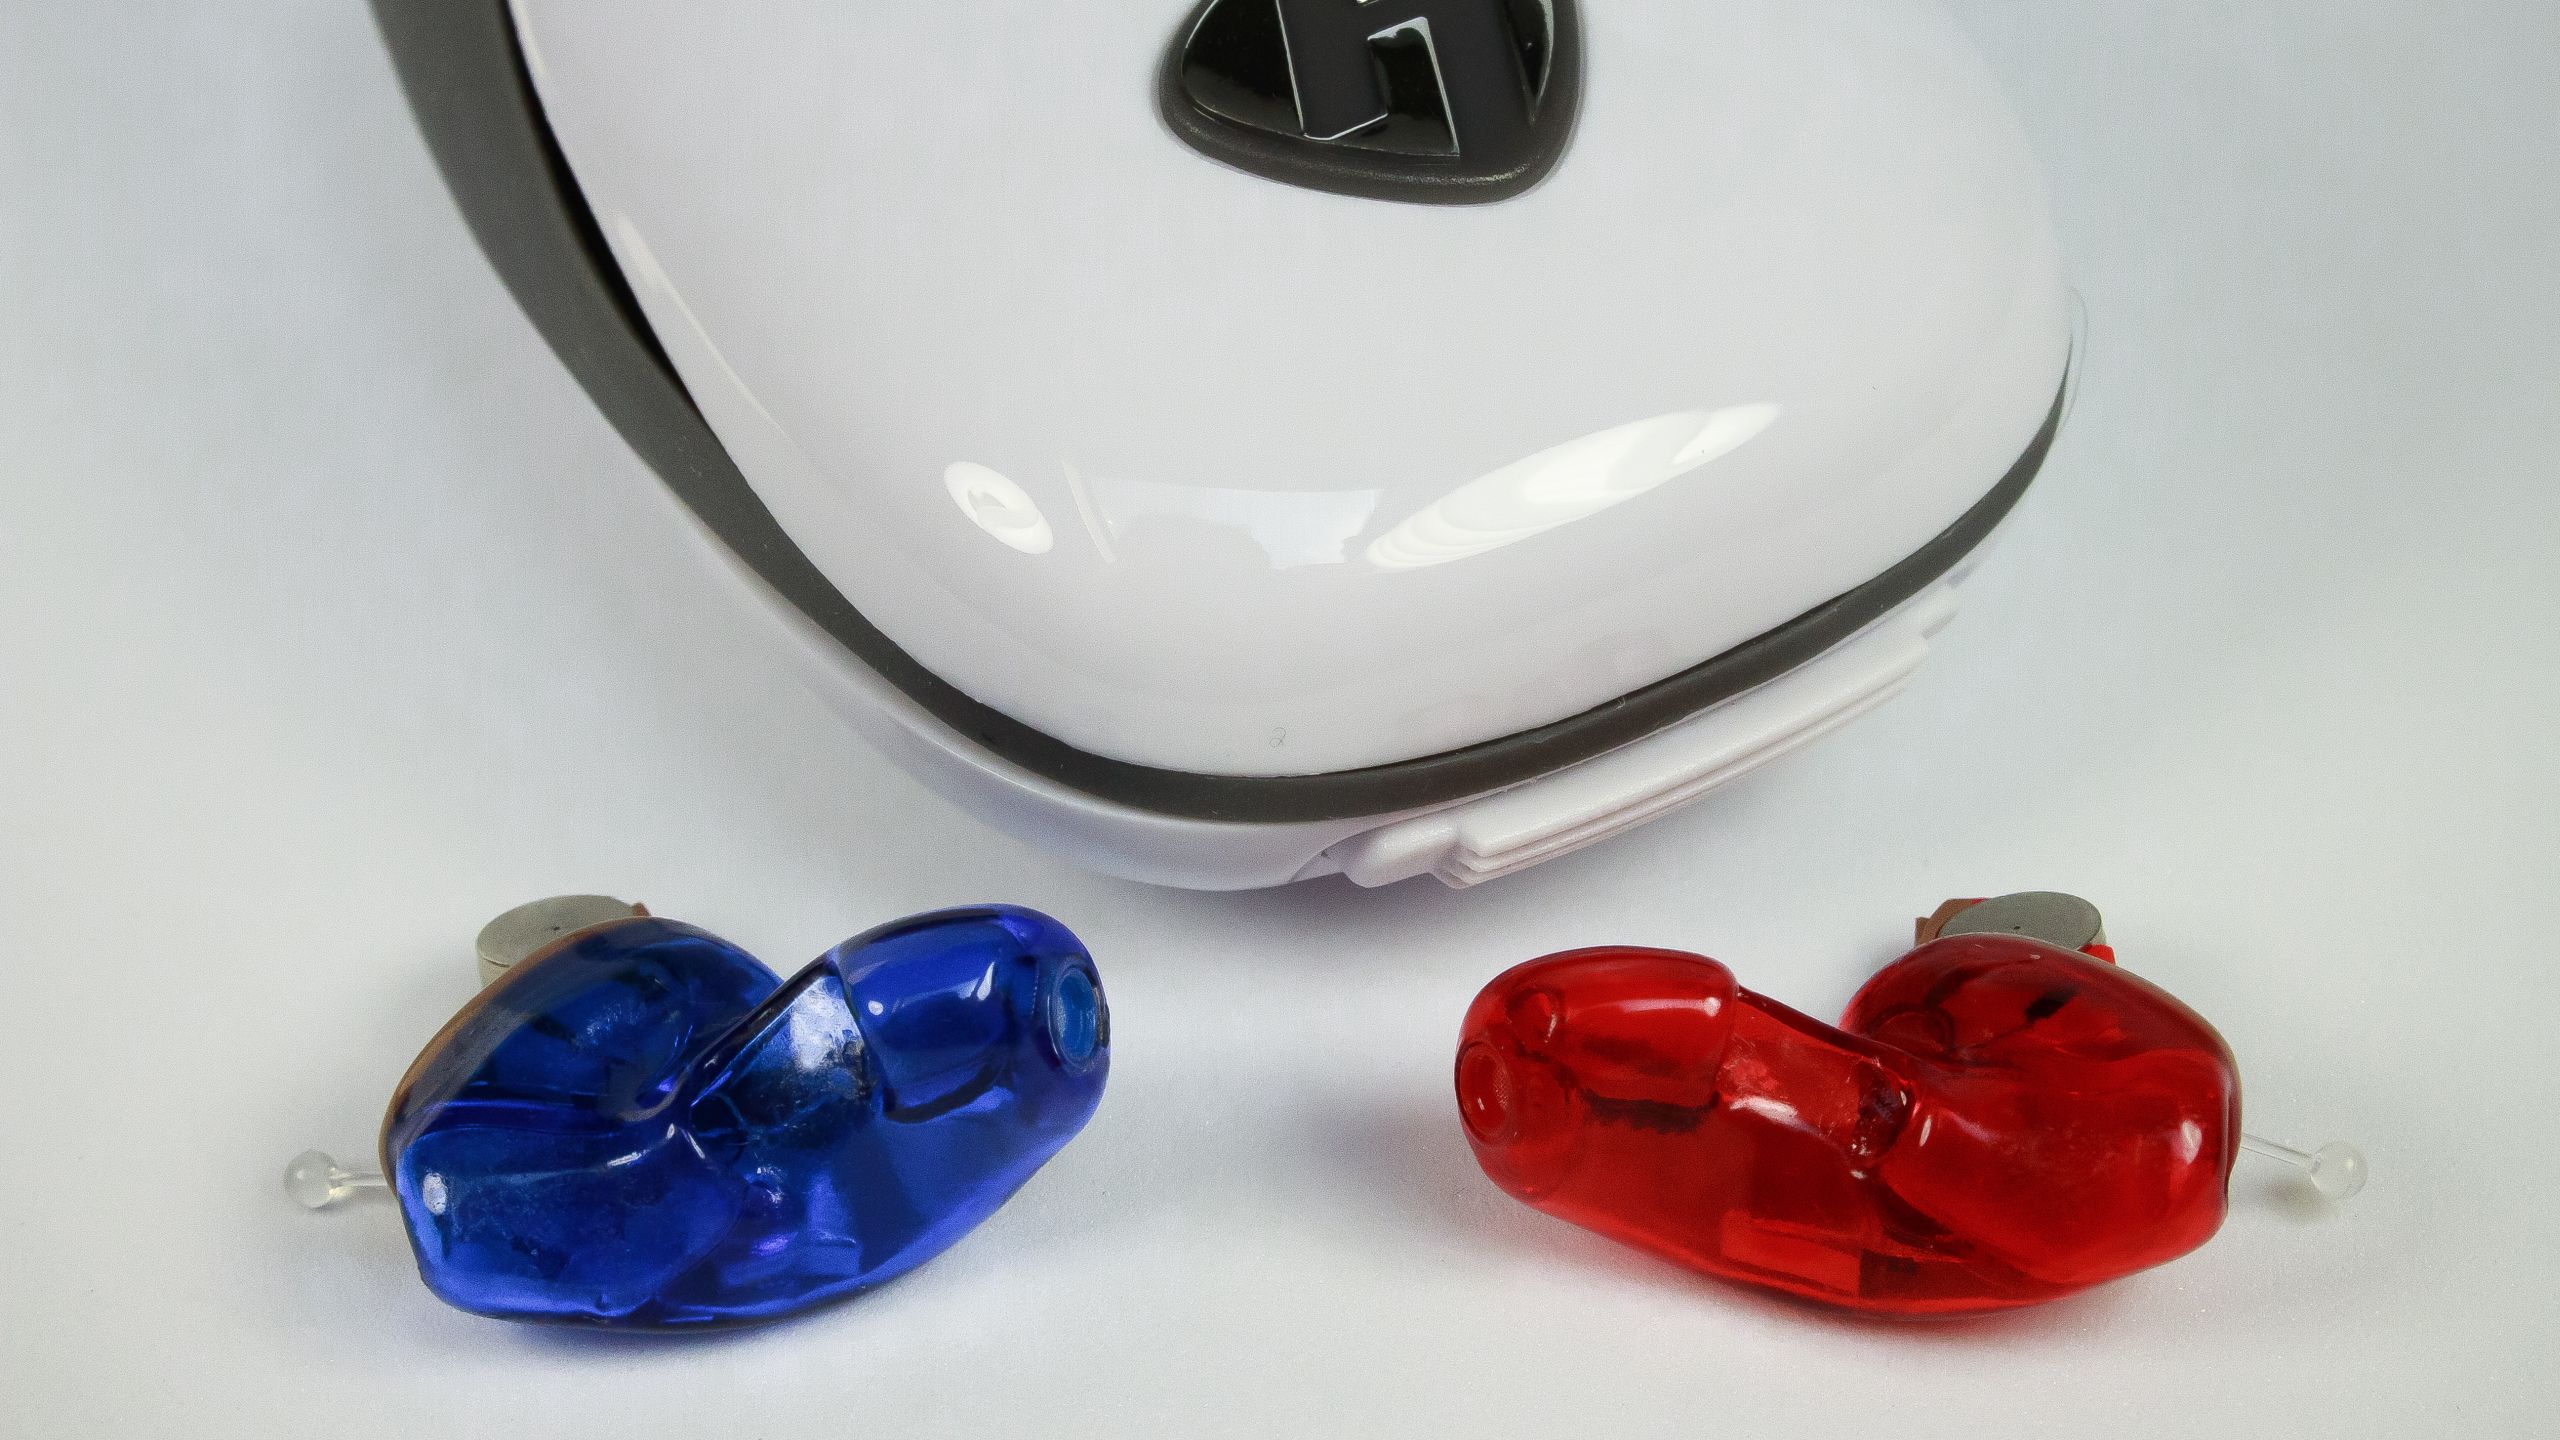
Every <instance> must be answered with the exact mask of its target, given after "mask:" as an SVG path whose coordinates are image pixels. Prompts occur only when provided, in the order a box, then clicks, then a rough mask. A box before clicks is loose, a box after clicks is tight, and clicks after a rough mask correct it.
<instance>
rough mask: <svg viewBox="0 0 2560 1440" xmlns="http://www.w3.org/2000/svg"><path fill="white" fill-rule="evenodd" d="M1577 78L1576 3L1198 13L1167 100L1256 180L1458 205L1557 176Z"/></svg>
mask: <svg viewBox="0 0 2560 1440" xmlns="http://www.w3.org/2000/svg"><path fill="white" fill-rule="evenodd" d="M1581 78H1582V37H1581V29H1580V26H1579V24H1578V23H1577V21H1576V16H1575V12H1574V0H1205V3H1203V4H1202V5H1201V6H1200V8H1199V9H1198V10H1196V11H1194V12H1193V13H1192V16H1191V20H1190V22H1189V24H1187V25H1186V26H1185V27H1184V29H1183V31H1182V33H1181V34H1180V35H1179V36H1177V37H1175V40H1174V45H1173V52H1172V54H1171V55H1170V56H1168V57H1167V58H1166V61H1165V67H1164V76H1163V80H1162V83H1161V87H1160V88H1161V92H1162V93H1161V95H1160V99H1161V101H1162V104H1163V107H1164V114H1165V119H1166V120H1167V121H1169V122H1170V123H1171V124H1172V126H1173V130H1174V133H1175V134H1177V135H1180V136H1181V137H1182V138H1183V139H1184V140H1186V141H1188V142H1190V144H1191V145H1192V147H1193V148H1194V149H1197V150H1199V151H1200V152H1201V153H1203V154H1206V155H1209V156H1211V157H1213V158H1215V159H1219V160H1223V161H1225V162H1227V163H1228V164H1230V165H1234V166H1237V167H1239V168H1242V169H1245V170H1250V171H1252V172H1254V173H1255V174H1258V175H1266V176H1269V177H1270V178H1272V179H1274V180H1285V181H1287V182H1289V183H1290V184H1293V185H1305V186H1309V187H1311V188H1314V189H1318V190H1332V191H1337V192H1339V193H1342V194H1345V195H1362V196H1367V197H1370V198H1372V199H1380V200H1416V201H1425V202H1435V203H1439V204H1452V205H1459V204H1474V203H1480V202H1483V201H1488V200H1502V199H1507V198H1509V197H1510V196H1513V195H1517V194H1519V193H1520V192H1521V191H1523V190H1526V189H1528V188H1529V187H1530V186H1532V185H1535V184H1537V183H1538V181H1539V180H1541V179H1543V178H1544V177H1545V175H1546V173H1547V172H1548V171H1549V170H1551V169H1553V168H1554V167H1555V163H1556V161H1557V160H1558V159H1559V158H1560V157H1561V156H1562V155H1563V154H1564V148H1565V141H1566V139H1567V138H1568V137H1569V136H1570V135H1571V133H1572V131H1573V118H1574V111H1575V110H1576V108H1577V106H1578V103H1579V101H1580V99H1581Z"/></svg>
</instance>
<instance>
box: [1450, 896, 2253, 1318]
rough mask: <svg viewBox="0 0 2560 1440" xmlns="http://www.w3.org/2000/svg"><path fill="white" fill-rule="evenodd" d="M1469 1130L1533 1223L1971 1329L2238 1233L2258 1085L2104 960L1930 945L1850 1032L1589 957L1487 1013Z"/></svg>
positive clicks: (1874, 990) (1676, 957) (2203, 1028)
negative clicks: (2237, 1209)
mask: <svg viewBox="0 0 2560 1440" xmlns="http://www.w3.org/2000/svg"><path fill="white" fill-rule="evenodd" d="M1457 1090H1458V1103H1459V1108H1460V1111H1461V1113H1462V1115H1463V1118H1464V1121H1465V1124H1466V1127H1467V1134H1468V1138H1469V1140H1470V1141H1471V1142H1472V1143H1473V1144H1474V1146H1475V1152H1476V1158H1477V1160H1478V1161H1479V1162H1480V1163H1481V1164H1482V1165H1483V1166H1484V1169H1485V1173H1486V1174H1488V1175H1490V1176H1491V1177H1492V1178H1493V1179H1494V1181H1495V1182H1496V1183H1497V1184H1499V1185H1501V1186H1502V1187H1503V1188H1504V1189H1505V1190H1507V1191H1509V1192H1510V1193H1511V1194H1513V1195H1514V1196H1517V1197H1518V1198H1520V1199H1521V1200H1524V1201H1526V1202H1528V1203H1529V1204H1531V1205H1534V1206H1536V1207H1537V1208H1539V1209H1541V1210H1544V1211H1547V1212H1548V1213H1550V1214H1553V1215H1557V1216H1560V1217H1562V1218H1564V1219H1567V1220H1570V1221H1572V1222H1574V1223H1575V1224H1578V1225H1582V1226H1585V1227H1587V1228H1589V1229H1592V1230H1596V1231H1599V1232H1600V1233H1601V1234H1604V1235H1608V1236H1611V1237H1613V1238H1615V1239H1618V1240H1622V1241H1625V1242H1627V1243H1629V1244H1632V1245H1636V1246H1639V1247H1641V1248H1644V1249H1647V1250H1652V1251H1655V1252H1657V1253H1660V1254H1663V1255H1666V1256H1668V1257H1670V1258H1671V1259H1674V1260H1677V1261H1679V1262H1681V1263H1682V1264H1685V1265H1689V1266H1691V1267H1693V1268H1695V1269H1698V1270H1703V1271H1706V1272H1708V1273H1709V1274H1713V1275H1719V1276H1723V1277H1725V1278H1727V1279H1732V1280H1737V1281H1741V1282H1744V1283H1746V1284H1751V1285H1758V1286H1764V1287H1767V1288H1769V1289H1773V1290H1778V1291H1783V1292H1786V1293H1788V1294H1792V1295H1796V1296H1801V1297H1803V1298H1805V1299H1809V1300H1814V1301H1819V1302H1823V1303H1825V1304H1829V1305H1836V1306H1841V1307H1844V1308H1847V1309H1851V1310H1857V1311H1863V1312H1867V1313H1870V1314H1876V1315H1886V1316H1899V1317H1923V1316H1939V1315H1962V1314H1968V1313H1974V1312H1980V1311H1989V1310H1999V1309H2005V1308H2008V1307H2012V1306H2018V1305H2027V1304H2033V1303H2035V1302H2038V1301H2042V1300H2050V1299H2054V1298H2056V1297H2059V1296H2063V1295H2068V1294H2071V1293H2072V1292H2074V1291H2077V1290H2080V1289H2084V1288H2086V1287H2088V1286H2091V1285H2095V1284H2098V1283H2100V1282H2102V1281H2106V1280H2111V1279H2114V1278H2116V1277H2118V1276H2122V1275H2126V1274H2129V1273H2131V1272H2133V1271H2136V1270H2140V1269H2143V1268H2145V1267H2148V1266H2152V1265H2157V1264H2160V1263H2161V1262H2163V1261H2166V1260H2171V1259H2174V1258H2176V1257H2177V1256H2180V1255H2183V1254H2185V1253H2186V1252H2188V1251H2189V1250H2192V1249H2194V1248H2195V1247H2196V1246H2198V1245H2201V1244H2203V1243H2204V1242H2205V1241H2206V1240H2207V1239H2209V1238H2210V1237H2211V1236H2212V1235H2213V1232H2214V1231H2215V1229H2216V1228H2217V1227H2219V1226H2220V1225H2221V1223H2222V1216H2223V1209H2224V1203H2225V1192H2226V1188H2227V1184H2228V1180H2229V1176H2230V1170H2231V1162H2232V1158H2233V1156H2234V1154H2235V1153H2236V1149H2237V1146H2238V1144H2239V1139H2240V1113H2239V1111H2240V1090H2239V1076H2238V1074H2237V1071H2236V1070H2235V1068H2234V1066H2233V1063H2232V1058H2231V1052H2230V1050H2229V1048H2228V1047H2227V1046H2225V1045H2224V1044H2223V1041H2222V1037H2221V1036H2219V1035H2217V1034H2215V1033H2214V1030H2213V1027H2212V1026H2210V1025H2207V1024H2206V1023H2205V1022H2204V1021H2203V1020H2202V1019H2201V1018H2200V1017H2198V1016H2197V1015H2196V1014H2195V1013H2194V1012H2193V1011H2191V1010H2189V1009H2188V1008H2187V1007H2186V1006H2184V1005H2182V1004H2180V1003H2179V1002H2178V1001H2177V1000H2176V999H2175V998H2174V997H2172V996H2170V995H2168V994H2167V993H2165V992H2163V991H2161V990H2160V989H2158V988H2157V987H2155V986H2152V985H2151V984H2149V983H2147V982H2145V981H2143V980H2141V979H2140V978H2138V977H2136V976H2133V975H2130V974H2126V973H2124V972H2123V971H2120V970H2118V969H2116V968H2115V967H2114V966H2111V965H2108V964H2105V963H2104V962H2101V961H2098V960H2095V959H2092V958H2090V957H2088V956H2086V955H2081V954H2076V953H2074V952H2071V951H2067V950H2060V949H2056V948H2054V947H2052V946H2049V945H2045V944H2043V943H2041V942H2038V941H2034V940H2028V939H2024V938H2021V937H2017V936H2009V935H1968V936H1959V937H1952V938H1947V939H1940V940H1935V941H1932V942H1930V943H1928V944H1926V945H1923V946H1921V947H1920V948H1918V949H1916V950H1913V951H1912V952H1911V953H1910V954H1908V955H1906V956H1904V957H1903V958H1902V959H1900V960H1898V961H1896V962H1894V963H1893V964H1892V965H1889V966H1887V967H1886V968H1885V969H1884V970H1883V971H1881V972H1880V973H1878V974H1877V975H1876V977H1875V978H1874V979H1873V980H1871V981H1869V982H1868V983H1867V985H1866V987H1865V988H1864V989H1862V990H1861V991H1859V993H1858V995H1857V997H1856V998H1855V999H1854V1000H1852V1001H1851V1002H1850V1004H1849V1008H1848V1012H1847V1014H1846V1015H1845V1016H1843V1017H1842V1021H1841V1026H1840V1028H1837V1029H1835V1028H1833V1027H1831V1026H1828V1025H1824V1024H1822V1023H1821V1022H1819V1021H1817V1020H1813V1019H1811V1018H1809V1017H1807V1016H1804V1015H1801V1014H1799V1013H1797V1012H1796V1011H1793V1010H1790V1009H1788V1008H1787V1007H1786V1006H1784V1005H1780V1004H1778V1003H1776V1002H1775V1001H1772V1000H1769V999H1766V998H1764V997H1762V996H1759V995H1755V994H1753V993H1752V992H1750V991H1748V990H1745V989H1742V988H1741V987H1740V986H1738V985H1737V984H1735V982H1734V978H1733V973H1732V972H1731V971H1729V970H1727V969H1726V968H1725V967H1724V966H1722V965H1720V964H1718V963H1716V962H1715V961H1713V960H1709V959H1706V958H1704V957H1702V956H1697V955H1689V954H1683V953H1679V952H1675V951H1663V950H1636V949H1604V950H1580V951H1572V952H1569V953H1566V954H1561V955H1554V956H1549V957H1547V958H1545V959H1541V960H1533V961H1531V962H1529V963H1527V964H1525V965H1521V966H1518V967H1516V968H1514V969H1512V970H1511V971H1509V972H1507V973H1506V974H1504V975H1502V976H1501V977H1500V978H1498V979H1496V980H1495V981H1494V982H1493V983H1492V984H1491V985H1489V986H1487V987H1486V988H1485V990H1484V992H1483V993H1482V994H1480V995H1479V996H1477V998H1476V1001H1475V1004H1474V1005H1473V1007H1471V1008H1470V1009H1469V1011H1468V1013H1467V1019H1466V1026H1465V1030H1464V1033H1463V1036H1462V1038H1461V1040H1460V1046H1459V1052H1458V1061H1457Z"/></svg>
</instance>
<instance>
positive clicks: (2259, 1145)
mask: <svg viewBox="0 0 2560 1440" xmlns="http://www.w3.org/2000/svg"><path fill="white" fill-rule="evenodd" d="M2240 1148H2241V1149H2243V1150H2246V1151H2248V1152H2249V1153H2250V1154H2252V1155H2264V1156H2265V1157H2267V1158H2268V1159H2270V1160H2281V1161H2283V1162H2284V1163H2286V1164H2287V1165H2290V1166H2292V1167H2293V1168H2295V1169H2296V1170H2299V1171H2301V1172H2302V1174H2303V1177H2304V1178H2305V1179H2307V1180H2309V1181H2310V1182H2311V1184H2312V1186H2313V1188H2315V1189H2317V1190H2318V1191H2319V1192H2320V1193H2321V1194H2323V1195H2326V1196H2328V1197H2329V1198H2330V1199H2332V1200H2344V1199H2346V1198H2347V1197H2348V1196H2351V1195H2353V1194H2355V1193H2356V1192H2357V1191H2359V1190H2361V1189H2363V1188H2364V1176H2365V1167H2364V1152H2363V1151H2361V1150H2359V1149H2357V1148H2356V1147H2354V1146H2353V1145H2350V1144H2348V1143H2346V1142H2345V1141H2343V1140H2332V1141H2330V1142H2329V1143H2328V1144H2326V1145H2323V1146H2321V1147H2320V1148H2319V1149H2317V1150H2313V1151H2309V1152H2304V1151H2301V1150H2296V1149H2294V1148H2293V1147H2292V1146H2290V1145H2279V1144H2277V1143H2276V1142H2274V1141H2273V1140H2263V1139H2260V1138H2259V1137H2257V1136H2255V1135H2245V1134H2244V1135H2242V1136H2241V1137H2240Z"/></svg>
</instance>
